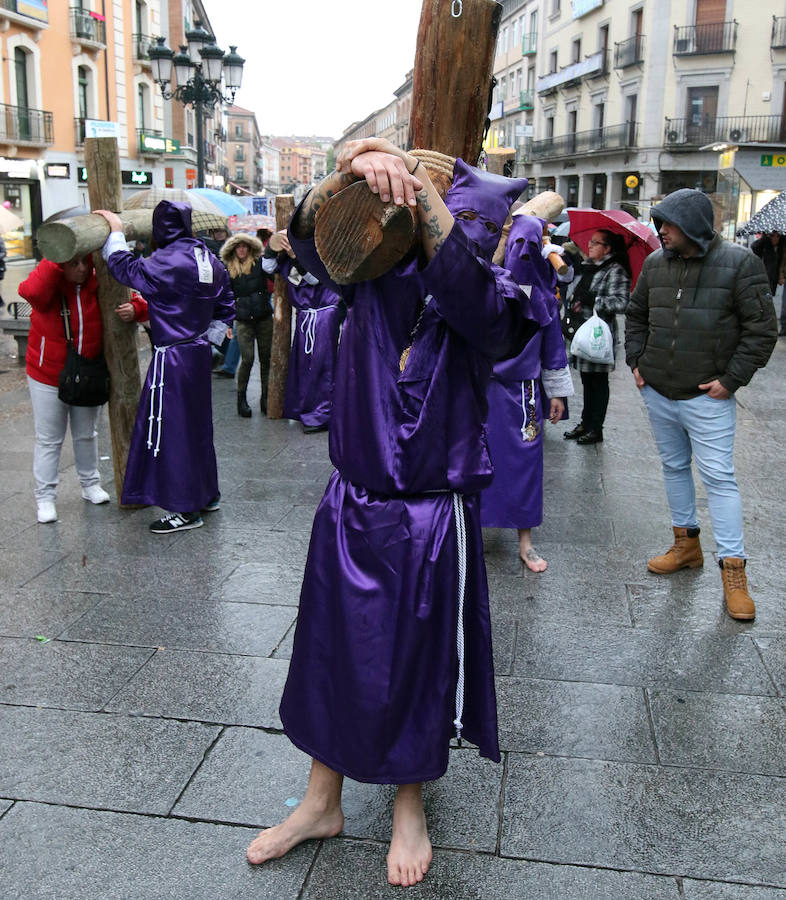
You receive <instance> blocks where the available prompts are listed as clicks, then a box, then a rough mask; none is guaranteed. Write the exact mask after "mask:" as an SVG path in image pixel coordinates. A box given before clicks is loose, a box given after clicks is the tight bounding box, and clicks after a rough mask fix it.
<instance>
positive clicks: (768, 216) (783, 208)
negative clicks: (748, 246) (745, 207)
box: [737, 191, 786, 237]
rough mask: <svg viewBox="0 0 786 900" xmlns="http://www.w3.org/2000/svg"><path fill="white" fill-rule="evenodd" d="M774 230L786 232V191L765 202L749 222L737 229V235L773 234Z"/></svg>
mask: <svg viewBox="0 0 786 900" xmlns="http://www.w3.org/2000/svg"><path fill="white" fill-rule="evenodd" d="M773 231H777V232H778V234H786V191H783V192H781V193H780V194H778V196H777V197H774V198H773V199H772V200H770V202H769V203H765V204H764V206H762V208H761V209H760V210H759V211H758V212H757V213H756V215H755V216H753V217H752V218H751V220H750V221H749V222H746V223H745V224H744V225H743V226H742V227H741V228H738V229H737V236H738V237H743V236H744V235H747V234H759V233H761V234H771V233H772V232H773Z"/></svg>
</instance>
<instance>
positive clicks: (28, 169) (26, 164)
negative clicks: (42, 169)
mask: <svg viewBox="0 0 786 900" xmlns="http://www.w3.org/2000/svg"><path fill="white" fill-rule="evenodd" d="M0 172H4V173H5V174H6V175H8V177H9V178H38V170H37V168H36V163H35V160H32V159H6V158H5V157H0Z"/></svg>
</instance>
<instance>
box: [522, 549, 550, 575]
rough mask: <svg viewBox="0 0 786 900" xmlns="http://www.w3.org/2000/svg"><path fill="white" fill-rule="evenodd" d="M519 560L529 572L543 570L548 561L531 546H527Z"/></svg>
mask: <svg viewBox="0 0 786 900" xmlns="http://www.w3.org/2000/svg"><path fill="white" fill-rule="evenodd" d="M521 561H522V562H523V563H524V565H525V566H526V567H527V568H528V569H529V570H530V572H545V571H546V567H547V566H548V563H547V562H546V560H545V559H543V557H541V556H538V553H537V551H536V550H535V549H533V548H532V547H530V548H529V550H527V551H526V552H525V553H524V554H523V555H522V557H521Z"/></svg>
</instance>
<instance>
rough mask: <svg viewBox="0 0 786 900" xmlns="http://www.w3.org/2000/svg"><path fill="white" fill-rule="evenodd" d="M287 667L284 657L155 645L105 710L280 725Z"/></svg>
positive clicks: (277, 726) (237, 723)
mask: <svg viewBox="0 0 786 900" xmlns="http://www.w3.org/2000/svg"><path fill="white" fill-rule="evenodd" d="M288 671H289V663H288V662H287V660H285V659H260V658H257V657H250V656H230V655H225V654H219V653H194V652H189V651H182V650H159V651H157V652H156V653H155V655H154V656H152V658H150V660H149V662H148V663H147V664H146V665H145V666H144V667H142V668H141V669H140V670H139V671H138V672H137V673H136V674H135V675H134V677H133V678H132V679H131V680H130V681H129V682H128V683H127V684H126V685H125V687H123V688H122V689H121V690H120V691H119V692H118V693H117V695H116V696H115V697H114V698H113V699H112V701H111V703H109V704H108V705H107V710H108V711H110V712H122V713H128V714H130V715H142V716H166V717H167V718H172V719H196V720H198V721H200V722H218V723H221V724H224V725H251V726H258V727H262V728H277V729H279V730H280V729H281V720H280V719H279V717H278V704H279V702H280V700H281V693H282V691H283V689H284V682H285V681H286V677H287V672H288Z"/></svg>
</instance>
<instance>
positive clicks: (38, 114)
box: [0, 104, 55, 145]
mask: <svg viewBox="0 0 786 900" xmlns="http://www.w3.org/2000/svg"><path fill="white" fill-rule="evenodd" d="M0 140H2V141H3V142H4V143H6V144H8V143H14V144H17V143H18V144H37V145H43V144H54V142H55V134H54V127H53V125H52V113H50V112H44V110H42V109H29V108H28V107H26V106H7V105H6V104H0Z"/></svg>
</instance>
